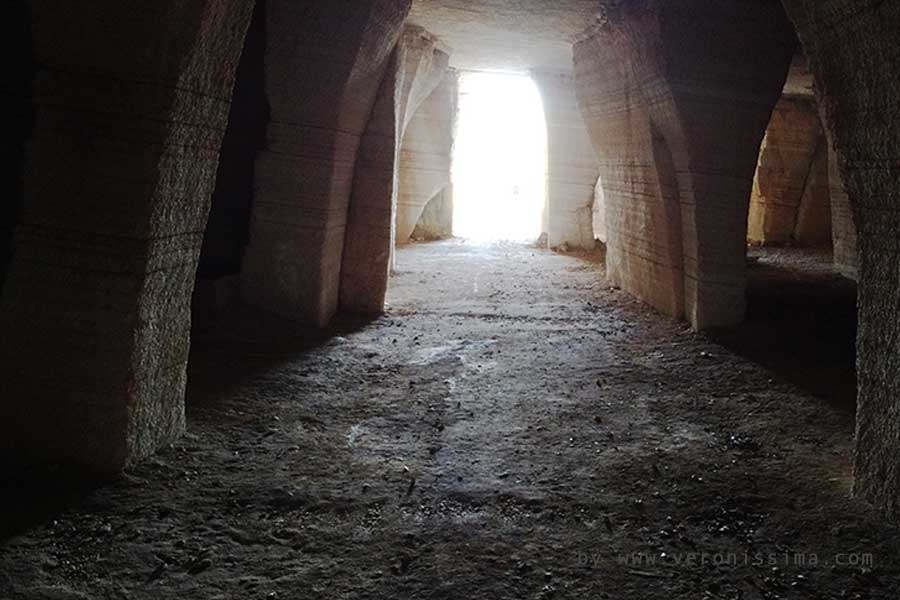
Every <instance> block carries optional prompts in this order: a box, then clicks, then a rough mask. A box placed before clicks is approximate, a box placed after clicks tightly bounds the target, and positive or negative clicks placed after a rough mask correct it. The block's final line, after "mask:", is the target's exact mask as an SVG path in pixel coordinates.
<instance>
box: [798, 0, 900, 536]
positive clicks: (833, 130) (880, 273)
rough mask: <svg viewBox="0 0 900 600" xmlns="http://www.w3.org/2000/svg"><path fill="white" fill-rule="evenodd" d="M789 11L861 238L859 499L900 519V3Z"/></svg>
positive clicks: (853, 0)
mask: <svg viewBox="0 0 900 600" xmlns="http://www.w3.org/2000/svg"><path fill="white" fill-rule="evenodd" d="M785 6H786V8H787V9H788V12H789V14H790V16H791V18H792V19H793V21H794V24H795V25H796V27H797V31H798V33H799V35H800V40H801V42H802V43H803V47H804V50H805V52H806V55H807V56H808V57H809V62H810V67H811V69H812V72H813V75H814V76H815V79H816V94H817V96H818V100H819V104H820V106H821V107H822V111H823V114H824V122H825V125H826V127H827V128H828V130H829V134H830V136H831V140H832V142H833V147H834V151H835V155H836V158H837V163H838V167H839V169H840V173H841V175H842V177H843V181H844V187H845V189H846V192H847V195H848V197H849V202H850V206H851V207H852V211H853V216H854V221H855V223H856V227H857V233H858V238H857V244H858V250H859V288H858V291H859V300H858V310H859V330H858V334H857V344H856V347H857V382H858V386H859V397H858V401H857V413H856V456H855V469H856V483H855V490H856V493H857V494H858V495H860V496H861V497H863V498H865V499H866V500H868V501H870V502H872V503H874V504H875V505H877V506H878V507H880V508H882V509H884V511H885V512H886V513H888V514H890V515H891V516H893V517H894V518H895V519H900V460H898V457H900V302H898V301H897V299H898V297H900V267H898V265H900V236H898V235H897V232H898V231H900V78H898V77H897V75H896V74H897V73H898V72H900V45H898V44H897V23H900V2H896V1H888V2H885V1H883V0H785Z"/></svg>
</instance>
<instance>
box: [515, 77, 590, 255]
mask: <svg viewBox="0 0 900 600" xmlns="http://www.w3.org/2000/svg"><path fill="white" fill-rule="evenodd" d="M531 77H532V79H533V80H534V82H535V84H536V85H537V87H538V90H539V91H540V93H541V99H542V101H543V104H544V116H545V119H546V121H547V209H546V230H545V231H546V232H547V241H548V244H549V245H550V247H551V248H555V247H557V246H562V245H566V246H568V247H571V248H581V249H589V248H593V246H594V232H593V205H594V187H595V185H596V182H597V173H598V172H599V170H600V167H599V164H598V161H597V155H596V154H595V153H594V148H593V146H592V145H591V139H590V137H589V136H588V132H587V126H586V125H585V122H584V119H583V118H582V116H581V112H580V110H579V108H578V102H577V100H576V98H575V81H574V78H573V76H572V73H571V72H570V71H549V70H532V71H531Z"/></svg>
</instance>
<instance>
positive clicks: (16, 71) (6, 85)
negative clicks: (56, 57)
mask: <svg viewBox="0 0 900 600" xmlns="http://www.w3.org/2000/svg"><path fill="white" fill-rule="evenodd" d="M30 23H31V18H30V16H29V10H28V3H27V2H25V1H24V0H17V1H13V2H7V3H5V5H4V10H3V25H2V28H0V31H2V35H0V39H2V42H0V44H2V46H0V47H2V48H3V55H4V56H6V57H9V58H10V59H11V60H8V62H7V64H6V66H5V67H4V68H3V69H2V73H0V91H2V93H3V96H4V97H5V102H4V105H6V108H5V109H4V111H3V115H4V118H3V123H4V125H3V128H2V131H3V133H2V134H0V195H2V198H3V200H2V201H0V290H2V289H3V283H4V282H5V281H6V274H7V269H8V267H9V262H10V259H11V258H12V252H13V249H12V244H13V232H14V231H15V227H16V222H17V221H18V216H19V208H20V206H21V203H22V168H23V165H24V161H25V145H26V142H27V140H28V138H30V137H31V130H32V127H33V124H34V106H33V98H32V89H31V81H32V79H33V77H34V71H35V64H34V57H33V50H32V43H31V27H30Z"/></svg>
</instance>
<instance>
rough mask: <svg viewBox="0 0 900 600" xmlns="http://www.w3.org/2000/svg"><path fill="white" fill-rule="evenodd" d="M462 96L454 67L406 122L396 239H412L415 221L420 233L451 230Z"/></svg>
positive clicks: (446, 233)
mask: <svg viewBox="0 0 900 600" xmlns="http://www.w3.org/2000/svg"><path fill="white" fill-rule="evenodd" d="M458 96H459V76H458V74H457V72H456V71H455V70H453V69H450V70H448V71H447V72H446V74H445V76H444V78H443V80H442V81H441V83H440V84H439V85H438V86H437V88H436V89H435V90H434V92H432V94H431V95H430V96H429V97H428V98H427V99H426V100H425V101H424V102H423V103H422V105H421V106H420V107H419V110H417V111H416V112H415V114H413V117H412V119H411V120H410V122H409V126H408V127H407V128H406V133H405V135H404V136H403V142H402V143H401V145H400V182H399V186H400V187H399V192H398V202H397V243H398V244H405V243H406V242H408V241H409V239H410V237H411V236H413V230H414V229H415V228H416V226H417V225H421V226H422V227H423V231H422V232H421V233H422V234H423V235H425V236H426V237H429V238H431V237H449V236H450V235H451V234H452V232H451V228H452V220H453V203H452V189H450V188H449V186H450V183H451V181H450V175H451V173H450V168H451V166H452V160H453V136H454V132H455V128H456V117H457V101H458ZM426 207H427V208H426ZM426 213H427V214H426ZM448 215H449V216H448ZM448 219H449V220H448Z"/></svg>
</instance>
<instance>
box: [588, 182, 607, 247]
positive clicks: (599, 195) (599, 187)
mask: <svg viewBox="0 0 900 600" xmlns="http://www.w3.org/2000/svg"><path fill="white" fill-rule="evenodd" d="M592 212H593V214H592V215H591V221H592V229H593V231H594V239H595V240H600V241H601V242H603V243H604V244H605V243H606V197H605V196H604V195H603V179H602V178H600V177H598V178H597V183H596V184H595V185H594V207H593V211H592Z"/></svg>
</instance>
